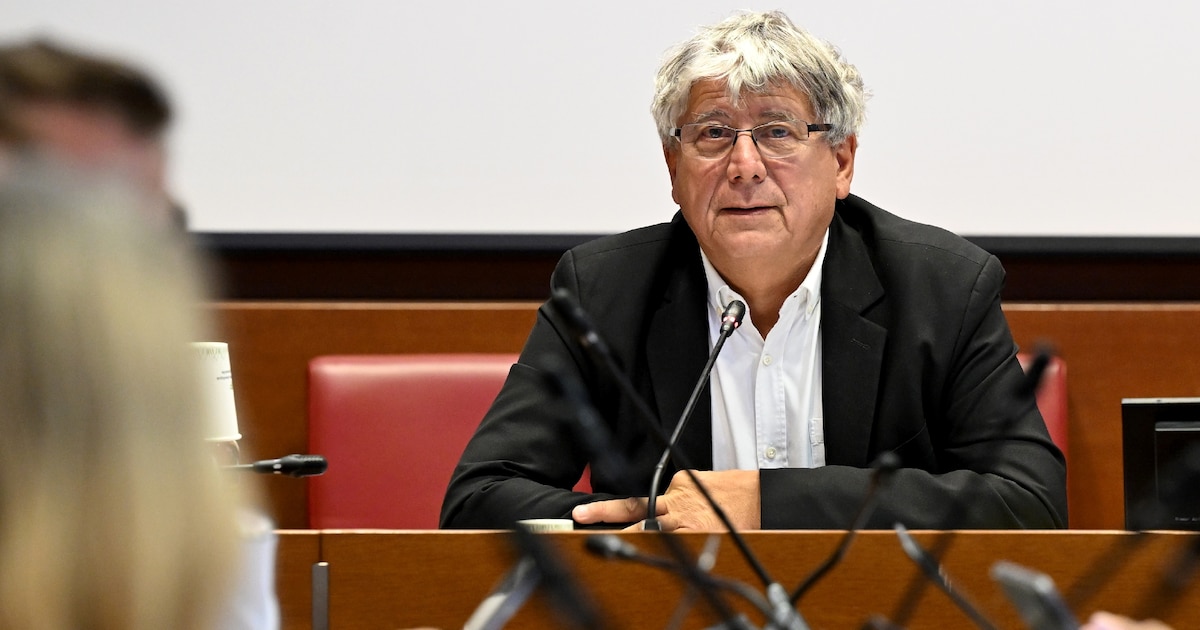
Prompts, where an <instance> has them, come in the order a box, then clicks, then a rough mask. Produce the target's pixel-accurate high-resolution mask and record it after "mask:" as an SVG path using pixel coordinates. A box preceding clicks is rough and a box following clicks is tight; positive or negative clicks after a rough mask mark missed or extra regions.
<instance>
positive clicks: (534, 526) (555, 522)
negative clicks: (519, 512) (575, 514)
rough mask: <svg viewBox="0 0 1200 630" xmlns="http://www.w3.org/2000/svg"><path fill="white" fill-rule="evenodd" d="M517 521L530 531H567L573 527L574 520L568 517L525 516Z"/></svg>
mask: <svg viewBox="0 0 1200 630" xmlns="http://www.w3.org/2000/svg"><path fill="white" fill-rule="evenodd" d="M517 522H518V523H520V524H521V525H524V526H525V529H528V530H529V531H531V532H569V531H571V530H573V529H575V521H572V520H571V519H569V518H527V519H524V520H520V521H517Z"/></svg>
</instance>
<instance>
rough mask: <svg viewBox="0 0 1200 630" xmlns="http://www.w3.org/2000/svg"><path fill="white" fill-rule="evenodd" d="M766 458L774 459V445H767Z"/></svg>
mask: <svg viewBox="0 0 1200 630" xmlns="http://www.w3.org/2000/svg"><path fill="white" fill-rule="evenodd" d="M767 459H775V447H774V446H768V447H767Z"/></svg>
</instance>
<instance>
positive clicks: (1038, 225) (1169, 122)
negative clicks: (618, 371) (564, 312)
mask: <svg viewBox="0 0 1200 630" xmlns="http://www.w3.org/2000/svg"><path fill="white" fill-rule="evenodd" d="M742 8H750V7H743V6H742V5H740V4H730V3H728V2H717V1H714V0H671V1H663V2H647V1H645V0H641V1H638V2H628V1H623V0H610V1H608V2H587V3H582V2H578V3H577V2H562V1H539V0H524V1H522V2H483V1H480V2H454V1H445V0H444V1H442V2H436V3H434V2H424V3H418V2H389V1H384V0H374V1H371V2H367V1H364V0H340V1H337V2H334V1H332V0H329V1H315V0H288V1H287V2H284V1H281V0H259V1H256V2H233V1H231V0H210V1H209V2H203V3H201V2H183V3H175V2H170V3H169V2H160V1H156V0H107V1H106V2H83V1H81V0H6V1H5V2H4V6H3V7H2V8H0V35H2V36H3V38H4V39H5V40H7V41H13V40H16V39H19V38H24V37H30V36H34V35H43V36H48V37H51V38H54V39H56V40H58V41H60V42H63V43H67V44H72V45H76V46H80V47H83V48H85V49H90V50H94V51H99V52H103V53H106V54H109V55H115V56H118V57H121V58H124V59H127V60H130V61H133V62H135V63H137V64H138V65H141V66H143V67H145V68H147V69H148V70H149V71H151V72H152V74H154V75H155V76H156V77H158V78H159V79H160V80H161V81H162V82H163V83H164V84H165V85H166V86H167V88H168V90H169V92H170V94H171V96H172V99H173V101H174V103H175V105H176V108H177V111H178V118H177V120H176V124H175V126H174V128H173V130H172V132H171V137H170V145H171V152H172V162H171V180H172V186H173V189H174V190H175V191H176V194H177V196H178V197H179V198H180V199H181V200H182V201H183V203H184V205H185V206H186V207H187V208H188V210H189V212H190V214H191V222H192V229H193V230H196V231H200V232H213V233H251V234H253V233H307V234H323V233H333V234H339V233H356V234H359V233H367V234H374V233H379V234H476V235H478V234H484V235H492V234H494V235H506V234H526V235H528V234H535V235H536V234H599V233H609V232H615V231H620V230H624V229H628V228H632V227H636V226H640V225H644V224H647V223H652V222H658V221H663V220H666V219H668V218H669V217H670V216H671V214H672V213H673V212H674V210H675V206H674V205H673V204H672V202H671V199H670V193H669V186H668V182H667V173H666V169H665V167H664V166H663V162H662V155H661V148H660V146H659V144H658V141H657V138H656V136H655V132H654V127H653V124H652V122H651V120H650V116H649V100H650V94H651V87H652V77H653V74H654V72H655V70H656V68H657V65H658V62H659V60H660V58H661V56H662V53H663V52H664V51H665V50H666V49H667V48H668V47H669V46H670V45H672V44H673V43H675V42H677V41H679V40H681V39H684V38H686V37H687V36H689V35H690V34H692V33H693V32H694V31H695V30H696V28H697V27H698V26H700V25H703V24H708V23H712V22H715V21H717V20H720V19H721V18H723V17H725V16H727V15H729V14H730V13H732V12H733V11H735V10H739V9H742ZM758 8H766V9H770V8H780V9H782V10H784V11H785V12H787V13H788V14H789V15H790V16H791V17H792V18H793V20H794V21H796V22H797V23H799V24H801V25H803V26H805V27H806V28H808V29H809V30H810V31H812V32H813V33H815V34H817V35H818V36H820V37H823V38H826V39H829V40H831V41H833V42H834V43H836V44H837V45H838V46H839V47H840V48H841V49H842V51H843V52H844V53H845V55H846V57H847V58H848V59H849V60H850V61H851V62H852V63H854V64H856V65H857V66H858V67H859V69H860V70H861V72H862V74H863V76H864V78H865V80H866V82H867V85H868V87H869V89H870V90H871V92H872V97H871V99H870V101H869V102H868V121H867V125H866V127H865V129H864V130H863V132H862V134H861V137H860V149H859V153H858V160H857V169H856V175H855V180H854V186H853V191H854V192H855V193H857V194H859V195H861V196H863V197H865V198H867V199H869V200H871V201H873V202H875V203H877V204H878V205H881V206H883V207H884V208H887V209H889V210H892V211H893V212H896V213H897V214H900V215H903V216H906V217H909V218H912V219H915V220H919V221H923V222H928V223H934V224H938V225H941V226H943V227H946V228H949V229H951V230H954V231H956V232H958V233H960V234H964V235H968V236H984V237H988V236H1068V237H1070V236H1103V237H1113V236H1115V237H1158V236H1171V237H1180V236H1183V237H1195V236H1200V212H1198V211H1197V210H1196V209H1195V208H1194V207H1193V205H1194V204H1193V200H1192V196H1191V194H1192V188H1193V187H1194V184H1193V182H1194V180H1193V179H1192V178H1193V176H1194V175H1193V171H1195V170H1196V169H1197V167H1198V166H1200V148H1198V147H1200V38H1198V37H1196V36H1195V33H1194V30H1195V27H1196V26H1197V25H1198V24H1200V4H1197V3H1191V2H1182V1H1178V0H1173V1H1164V0H1147V1H1145V2H1139V3H1132V2H1106V1H1097V2H1084V1H1082V0H1074V1H1067V0H1013V1H1006V2H998V1H996V2H993V1H983V2H963V1H961V0H917V1H915V2H887V1H883V0H847V1H846V2H838V3H828V2H825V3H816V2H795V1H786V0H785V1H783V2H777V3H774V4H772V5H769V6H764V7H758Z"/></svg>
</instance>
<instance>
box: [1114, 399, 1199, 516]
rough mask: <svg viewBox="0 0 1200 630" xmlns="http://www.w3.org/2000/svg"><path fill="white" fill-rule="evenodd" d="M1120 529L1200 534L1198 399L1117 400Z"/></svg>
mask: <svg viewBox="0 0 1200 630" xmlns="http://www.w3.org/2000/svg"><path fill="white" fill-rule="evenodd" d="M1121 438H1122V439H1121V444H1122V454H1123V458H1124V470H1125V479H1124V481H1125V492H1124V495H1125V528H1126V529H1129V530H1135V531H1141V530H1147V529H1181V530H1200V398H1127V399H1124V400H1122V401H1121Z"/></svg>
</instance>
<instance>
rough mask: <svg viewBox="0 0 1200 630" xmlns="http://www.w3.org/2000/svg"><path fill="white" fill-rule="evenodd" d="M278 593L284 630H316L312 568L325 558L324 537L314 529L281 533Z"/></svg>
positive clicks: (276, 570)
mask: <svg viewBox="0 0 1200 630" xmlns="http://www.w3.org/2000/svg"><path fill="white" fill-rule="evenodd" d="M278 534H279V547H278V548H277V550H276V554H275V592H276V594H277V595H278V596H279V613H280V621H281V624H280V625H281V627H282V628H284V630H308V629H310V628H312V566H313V565H314V564H316V563H317V562H319V561H320V558H321V537H320V534H319V533H318V532H316V531H312V530H291V531H279V532H278Z"/></svg>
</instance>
